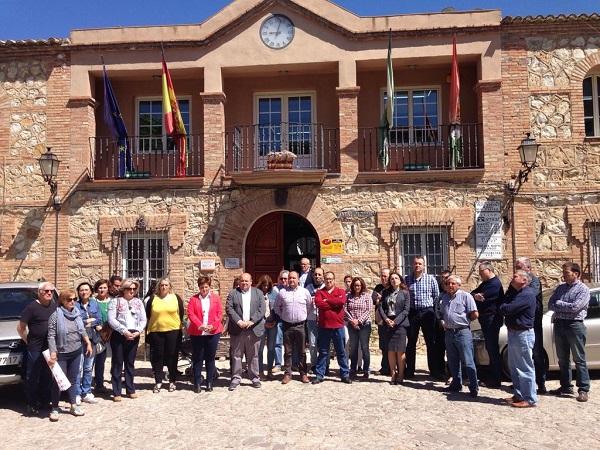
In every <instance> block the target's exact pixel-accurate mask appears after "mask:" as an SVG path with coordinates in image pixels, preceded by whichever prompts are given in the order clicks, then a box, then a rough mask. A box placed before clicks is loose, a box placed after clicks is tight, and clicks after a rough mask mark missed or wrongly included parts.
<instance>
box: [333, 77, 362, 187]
mask: <svg viewBox="0 0 600 450" xmlns="http://www.w3.org/2000/svg"><path fill="white" fill-rule="evenodd" d="M359 91H360V87H359V86H353V87H348V88H337V95H338V104H339V126H340V173H341V174H342V177H341V178H342V179H343V180H353V179H354V178H356V175H357V174H358V93H359Z"/></svg>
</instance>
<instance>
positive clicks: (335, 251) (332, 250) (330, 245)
mask: <svg viewBox="0 0 600 450" xmlns="http://www.w3.org/2000/svg"><path fill="white" fill-rule="evenodd" d="M343 254H344V241H343V240H341V239H321V256H328V255H343Z"/></svg>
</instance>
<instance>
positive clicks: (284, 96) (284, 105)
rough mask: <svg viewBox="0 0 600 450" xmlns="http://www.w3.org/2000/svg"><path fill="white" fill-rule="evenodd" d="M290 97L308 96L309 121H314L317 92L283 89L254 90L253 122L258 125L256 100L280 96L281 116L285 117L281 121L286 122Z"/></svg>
mask: <svg viewBox="0 0 600 450" xmlns="http://www.w3.org/2000/svg"><path fill="white" fill-rule="evenodd" d="M290 97H310V105H311V117H310V121H311V123H315V118H316V117H317V92H316V91H311V90H308V91H283V92H255V93H254V99H253V102H254V113H253V117H254V123H255V124H256V125H258V111H259V109H258V101H259V100H260V99H261V98H280V99H281V118H282V119H284V118H285V119H286V120H282V122H286V123H287V122H288V120H287V118H288V99H289V98H290Z"/></svg>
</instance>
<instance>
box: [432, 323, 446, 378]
mask: <svg viewBox="0 0 600 450" xmlns="http://www.w3.org/2000/svg"><path fill="white" fill-rule="evenodd" d="M433 353H434V357H433V358H434V362H435V365H434V367H432V368H430V370H431V373H432V374H433V375H436V376H439V377H443V378H446V375H447V373H446V359H445V355H446V332H445V331H444V327H442V324H441V323H440V321H439V320H436V321H435V343H434V346H433Z"/></svg>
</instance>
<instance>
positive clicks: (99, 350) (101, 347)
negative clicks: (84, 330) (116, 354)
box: [96, 342, 106, 355]
mask: <svg viewBox="0 0 600 450" xmlns="http://www.w3.org/2000/svg"><path fill="white" fill-rule="evenodd" d="M105 350H106V345H105V344H103V343H102V342H98V343H96V355H99V354H100V353H102V352H103V351H105Z"/></svg>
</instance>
